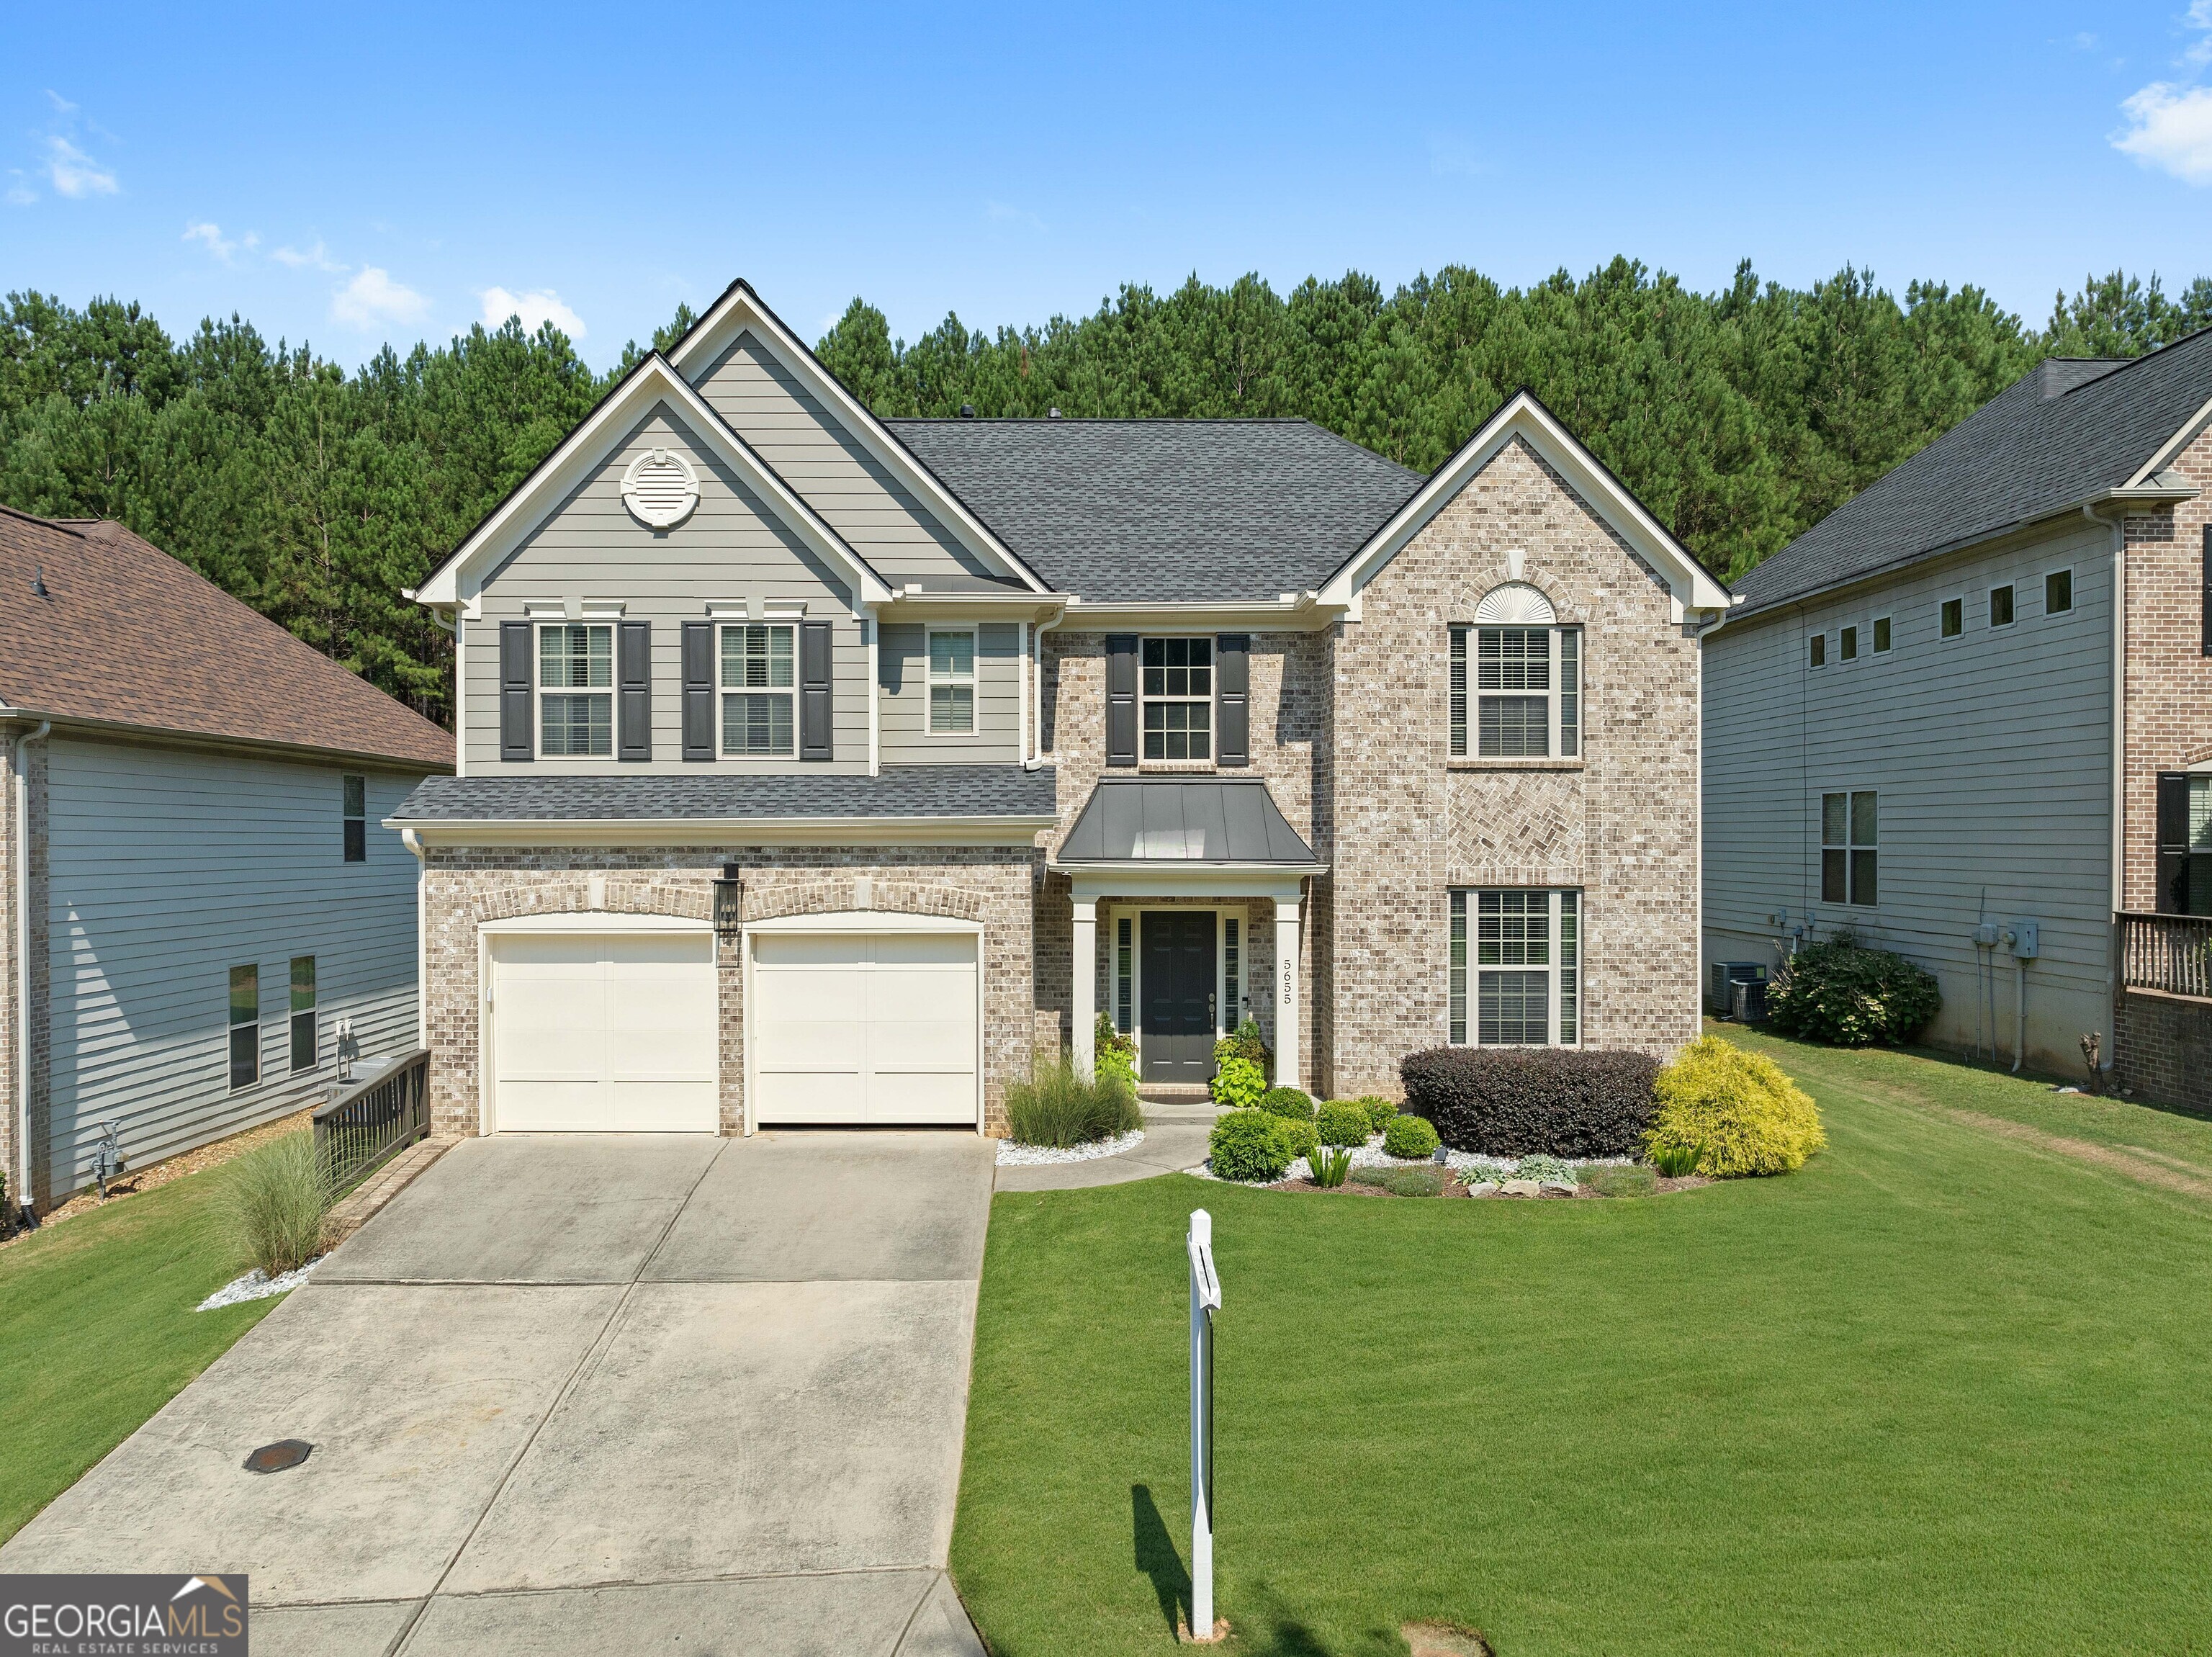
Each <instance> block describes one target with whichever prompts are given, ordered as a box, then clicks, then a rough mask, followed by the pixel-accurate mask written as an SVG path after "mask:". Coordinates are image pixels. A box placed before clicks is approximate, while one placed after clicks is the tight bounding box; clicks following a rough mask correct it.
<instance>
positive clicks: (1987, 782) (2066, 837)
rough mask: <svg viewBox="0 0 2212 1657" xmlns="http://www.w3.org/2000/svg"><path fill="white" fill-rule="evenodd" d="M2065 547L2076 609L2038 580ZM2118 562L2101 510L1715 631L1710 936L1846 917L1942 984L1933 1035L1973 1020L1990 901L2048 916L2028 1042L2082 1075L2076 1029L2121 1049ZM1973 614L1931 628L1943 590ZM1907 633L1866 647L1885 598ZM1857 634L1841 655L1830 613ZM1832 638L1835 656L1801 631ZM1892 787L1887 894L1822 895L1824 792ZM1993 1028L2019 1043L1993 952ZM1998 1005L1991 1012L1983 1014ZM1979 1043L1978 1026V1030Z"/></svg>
mask: <svg viewBox="0 0 2212 1657" xmlns="http://www.w3.org/2000/svg"><path fill="white" fill-rule="evenodd" d="M2060 567H2070V568H2071V569H2072V570H2073V572H2074V608H2073V610H2072V612H2070V613H2068V614H2065V615H2059V616H2045V614H2044V606H2043V576H2045V573H2047V572H2048V571H2050V570H2054V569H2057V568H2060ZM2003 582H2011V583H2013V585H2014V588H2015V597H2016V606H2015V617H2016V619H2015V622H2014V624H2013V625H2012V626H2011V627H2009V628H2006V629H1998V630H1992V629H1991V628H1990V626H1989V625H1988V610H1987V595H1988V591H1989V589H1990V588H1991V587H1993V586H1996V585H1999V584H2001V583H2003ZM2111 582H2112V568H2111V557H2110V536H2109V534H2108V533H2106V531H2105V530H2104V529H2103V528H2101V527H2090V526H2087V525H2084V526H2082V527H2081V528H2079V529H2078V530H2077V529H2073V528H2067V527H2061V528H2060V529H2058V530H2057V531H2056V532H2051V531H2045V532H2044V533H2042V534H2040V535H2039V536H2022V537H2017V538H2015V539H2011V540H2009V541H2008V542H2005V543H2002V544H1997V545H1992V546H1990V547H1987V548H1984V549H1982V550H1978V551H1974V552H1971V553H1966V554H1961V555H1960V556H1958V557H1951V558H1947V559H1944V560H1941V561H1939V562H1938V563H1936V564H1932V565H1923V566H1920V567H1918V568H1916V569H1913V570H1907V571H1905V572H1902V573H1900V574H1899V575H1898V576H1894V577H1892V578H1890V579H1888V580H1886V581H1882V582H1874V583H1869V584H1866V585H1863V586H1862V587H1860V588H1857V589H1854V590H1852V591H1850V592H1846V593H1844V594H1836V595H1828V596H1823V597H1820V598H1817V599H1814V600H1808V601H1807V602H1806V603H1805V604H1804V605H1803V606H1802V607H1801V606H1790V607H1788V608H1785V609H1784V610H1781V611H1779V612H1776V613H1773V614H1771V615H1762V616H1759V617H1755V618H1750V619H1747V620H1746V621H1743V622H1740V623H1730V624H1729V625H1728V626H1726V627H1723V629H1721V631H1719V632H1717V633H1716V634H1715V635H1713V637H1711V639H1709V640H1708V641H1707V642H1706V644H1705V741H1704V748H1705V959H1706V960H1707V961H1708V962H1711V961H1713V960H1723V959H1735V960H1765V961H1766V962H1768V963H1769V964H1770V965H1772V964H1774V963H1775V962H1777V961H1778V960H1779V959H1780V956H1781V952H1782V950H1783V949H1784V947H1786V943H1787V940H1786V935H1785V934H1784V929H1781V928H1778V927H1777V926H1776V925H1774V924H1773V923H1771V920H1770V917H1771V916H1772V915H1774V914H1776V913H1778V912H1779V911H1783V910H1784V909H1786V910H1787V911H1789V914H1790V925H1791V927H1792V928H1795V927H1796V926H1798V925H1801V924H1802V923H1803V922H1804V920H1805V918H1806V917H1807V916H1808V914H1811V915H1814V916H1817V917H1818V921H1819V925H1818V928H1817V929H1816V931H1815V933H1814V936H1816V937H1822V938H1825V937H1829V936H1832V935H1833V934H1834V933H1835V932H1836V931H1837V930H1838V929H1839V928H1841V927H1842V926H1843V925H1844V924H1846V923H1848V924H1850V925H1852V926H1854V927H1856V928H1857V930H1858V932H1859V933H1860V935H1862V936H1863V937H1864V938H1865V939H1866V940H1867V941H1869V942H1872V943H1875V944H1878V945H1880V946H1881V947H1885V948H1890V949H1894V950H1897V951H1899V953H1902V954H1904V955H1905V956H1907V957H1909V958H1910V959H1913V960H1916V961H1917V962H1919V963H1920V964H1921V965H1922V966H1926V967H1928V968H1929V970H1930V971H1932V972H1935V973H1936V976H1937V977H1938V978H1939V979H1940V980H1941V981H1942V990H1943V1002H1944V1005H1943V1010H1942V1013H1941V1014H1939V1016H1938V1018H1937V1020H1936V1024H1935V1025H1934V1026H1932V1027H1931V1029H1930V1032H1929V1039H1931V1040H1934V1041H1936V1042H1937V1043H1939V1044H1942V1045H1950V1046H1958V1047H1966V1046H1970V1045H1972V1043H1973V1040H1974V1038H1975V1011H1976V982H1977V966H1976V959H1975V950H1974V947H1973V943H1972V933H1973V929H1974V926H1975V923H1976V922H1977V921H1978V919H1980V918H1982V917H1984V916H1986V917H1987V918H1988V919H1990V920H1992V921H1996V922H1998V923H2003V922H2006V921H2009V920H2013V919H2015V918H2034V919H2036V920H2038V921H2039V922H2040V923H2041V926H2040V931H2041V941H2042V955H2041V958H2040V959H2038V960H2036V961H2034V962H2033V963H2032V964H2031V965H2030V966H2029V967H2028V970H2027V971H2028V978H2027V991H2028V1047H2029V1056H2030V1062H2031V1063H2034V1064H2036V1065H2038V1066H2039V1067H2041V1068H2044V1069H2054V1070H2057V1071H2060V1072H2063V1073H2075V1072H2078V1070H2079V1069H2080V1067H2081V1058H2080V1054H2079V1051H2078V1049H2077V1047H2076V1045H2075V1044H2076V1043H2077V1042H2078V1041H2079V1039H2081V1036H2082V1034H2083V1033H2086V1032H2088V1031H2091V1030H2099V1031H2103V1032H2104V1033H2105V1035H2106V1053H2107V1054H2109V1053H2110V1052H2111V1051H2112V1038H2111V1023H2112V1020H2111V1011H2110V996H2109V992H2108V990H2107V985H2106V972H2107V966H2108V953H2109V909H2110V886H2109V874H2108V871H2109V868H2110V846H2111V828H2112V817H2111V811H2112V674H2111V662H2112V655H2111V652H2112V608H2111V600H2112V585H2111ZM1952 597H1962V598H1963V599H1964V600H1966V603H1965V611H1966V615H1965V619H1966V631H1965V632H1964V634H1963V635H1962V636H1961V637H1957V638H1952V639H1945V638H1942V637H1940V630H1939V624H1938V616H1939V611H1940V606H1941V605H1942V600H1945V599H1947V598H1952ZM1885 615H1886V616H1888V617H1890V618H1892V626H1893V649H1891V651H1890V652H1889V653H1888V655H1886V656H1883V655H1874V654H1873V653H1872V648H1873V641H1872V632H1873V623H1874V620H1875V618H1876V617H1879V616H1885ZM1854 624H1855V625H1857V627H1858V628H1859V630H1860V646H1859V649H1860V655H1859V658H1858V660H1857V661H1848V662H1847V661H1840V660H1838V648H1837V645H1838V629H1839V628H1841V627H1844V626H1846V625H1854ZM1816 631H1825V632H1826V635H1827V654H1828V662H1827V665H1826V667H1819V668H1814V667H1810V666H1808V654H1809V653H1808V638H1809V637H1810V636H1811V635H1812V634H1813V633H1814V632H1816ZM1849 789H1875V790H1876V791H1877V793H1878V794H1879V795H1880V819H1881V821H1880V842H1881V845H1880V898H1881V902H1880V904H1879V905H1877V906H1875V908H1873V909H1871V910H1866V909H1855V908H1851V907H1850V906H1848V905H1833V906H1832V905H1826V904H1823V903H1822V902H1820V818H1819V813H1820V795H1822V794H1823V793H1824V792H1833V791H1837V790H1849ZM2000 959H2001V961H2002V971H2001V972H2000V974H1999V977H1998V982H1997V985H1996V988H1997V1008H1996V1032H1997V1039H1998V1044H1999V1045H2000V1046H2001V1047H2002V1049H2003V1051H2005V1052H2006V1053H2007V1054H2009V1052H2010V1051H2011V1044H2012V1039H2013V1006H2014V996H2015V984H2014V980H2013V971H2012V966H2011V958H2010V956H2009V955H2002V956H2001V957H2000ZM1985 1016H1986V1015H1985ZM1986 1036H1987V1031H1986V1030H1984V1037H1985V1039H1986Z"/></svg>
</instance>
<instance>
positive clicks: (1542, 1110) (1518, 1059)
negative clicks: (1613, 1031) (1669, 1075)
mask: <svg viewBox="0 0 2212 1657" xmlns="http://www.w3.org/2000/svg"><path fill="white" fill-rule="evenodd" d="M1658 1069H1659V1065H1658V1061H1656V1059H1653V1058H1652V1057H1650V1056H1649V1055H1648V1054H1644V1053H1630V1052H1621V1051H1612V1050H1601V1051H1579V1050H1577V1049H1575V1048H1571V1047H1534V1048H1527V1049H1514V1050H1507V1049H1498V1048H1487V1047H1432V1048H1431V1049H1429V1050H1428V1051H1426V1052H1420V1053H1411V1054H1408V1055H1407V1057H1406V1058H1405V1059H1404V1060H1403V1061H1402V1062H1401V1063H1400V1064H1399V1066H1398V1073H1399V1075H1401V1076H1402V1077H1403V1078H1404V1080H1405V1083H1406V1108H1407V1110H1408V1111H1410V1112H1413V1113H1414V1114H1416V1115H1419V1116H1425V1117H1426V1118H1428V1119H1429V1120H1430V1121H1431V1122H1432V1123H1434V1124H1436V1129H1437V1135H1438V1136H1439V1137H1441V1138H1442V1139H1443V1142H1444V1143H1445V1144H1447V1145H1449V1146H1450V1147H1451V1148H1453V1149H1454V1150H1455V1151H1478V1152H1480V1153H1481V1154H1483V1155H1485V1156H1528V1155H1533V1154H1543V1155H1547V1156H1581V1157H1589V1156H1626V1155H1629V1154H1632V1152H1633V1151H1634V1150H1635V1149H1636V1148H1637V1146H1638V1142H1640V1141H1641V1140H1642V1138H1643V1136H1644V1130H1646V1129H1648V1128H1649V1127H1650V1125H1651V1118H1652V1114H1653V1112H1655V1111H1656V1109H1657V1108H1658V1101H1657V1100H1656V1098H1655V1097H1654V1096H1653V1094H1652V1092H1651V1078H1652V1076H1653V1075H1654V1074H1656V1071H1657V1070H1658Z"/></svg>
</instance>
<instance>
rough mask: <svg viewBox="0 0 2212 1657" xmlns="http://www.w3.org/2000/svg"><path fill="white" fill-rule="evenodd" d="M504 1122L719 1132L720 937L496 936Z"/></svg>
mask: <svg viewBox="0 0 2212 1657" xmlns="http://www.w3.org/2000/svg"><path fill="white" fill-rule="evenodd" d="M491 1021H492V1038H493V1042H494V1044H495V1047H496V1049H497V1051H496V1053H495V1056H494V1058H493V1071H492V1075H493V1083H492V1085H493V1089H494V1095H493V1100H492V1110H493V1121H494V1124H495V1125H496V1126H497V1127H498V1129H499V1130H500V1131H501V1132H503V1133H715V1132H718V1131H720V1119H721V1112H720V1105H719V1102H718V1100H717V1099H716V1093H717V1092H718V1091H719V1090H718V1088H717V1087H716V1083H715V1076H716V1070H715V1045H716V1044H715V1029H716V1025H717V1022H718V1017H717V1014H716V1009H715V998H714V939H713V938H712V937H711V936H709V935H707V934H705V933H693V932H643V933H633V934H623V935H613V934H608V935H594V934H590V933H581V934H542V933H514V934H508V935H503V936H501V937H498V938H496V939H495V941H493V944H492V1008H491Z"/></svg>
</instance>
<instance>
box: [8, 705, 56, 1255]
mask: <svg viewBox="0 0 2212 1657" xmlns="http://www.w3.org/2000/svg"><path fill="white" fill-rule="evenodd" d="M53 728H54V722H53V721H52V720H51V719H42V720H40V722H39V723H38V726H37V728H35V729H33V730H30V731H26V732H25V733H24V734H22V735H21V736H19V737H17V738H16V739H15V847H14V851H15V1163H16V1170H17V1172H16V1173H15V1181H14V1195H15V1206H16V1207H17V1209H20V1210H21V1212H22V1213H23V1214H24V1215H26V1216H27V1215H30V1214H31V1213H33V1210H34V1207H35V1203H36V1200H37V1199H36V1198H35V1197H33V1195H32V1193H31V752H30V749H31V744H33V742H40V741H44V740H46V736H47V735H48V734H50V733H51V732H52V730H53Z"/></svg>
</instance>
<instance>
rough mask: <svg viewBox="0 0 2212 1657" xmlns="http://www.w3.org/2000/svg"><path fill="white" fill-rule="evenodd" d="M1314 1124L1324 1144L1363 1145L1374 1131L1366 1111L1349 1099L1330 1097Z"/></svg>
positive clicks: (1355, 1101) (1356, 1102)
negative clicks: (1369, 1123)
mask: <svg viewBox="0 0 2212 1657" xmlns="http://www.w3.org/2000/svg"><path fill="white" fill-rule="evenodd" d="M1314 1126H1315V1128H1316V1130H1318V1132H1319V1133H1320V1135H1321V1142H1322V1144H1324V1145H1352V1146H1356V1145H1364V1144H1365V1143H1366V1142H1367V1141H1368V1139H1369V1138H1370V1136H1372V1134H1373V1133H1374V1130H1373V1129H1372V1128H1371V1127H1370V1126H1369V1125H1368V1118H1367V1112H1365V1111H1364V1109H1362V1108H1361V1107H1360V1106H1359V1104H1358V1101H1357V1100H1349V1099H1332V1100H1329V1101H1328V1104H1326V1105H1324V1106H1322V1107H1321V1114H1320V1115H1319V1116H1318V1117H1316V1118H1315V1120H1314Z"/></svg>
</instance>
